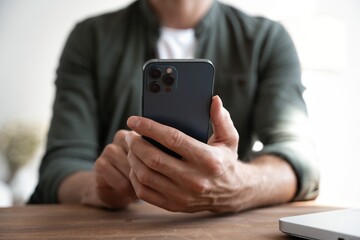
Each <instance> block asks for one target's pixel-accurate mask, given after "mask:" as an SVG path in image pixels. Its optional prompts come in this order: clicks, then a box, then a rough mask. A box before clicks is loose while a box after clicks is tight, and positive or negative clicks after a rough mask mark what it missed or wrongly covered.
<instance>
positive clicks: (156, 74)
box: [150, 68, 162, 79]
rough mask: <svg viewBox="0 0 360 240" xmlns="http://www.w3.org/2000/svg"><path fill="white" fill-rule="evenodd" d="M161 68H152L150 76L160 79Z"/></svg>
mask: <svg viewBox="0 0 360 240" xmlns="http://www.w3.org/2000/svg"><path fill="white" fill-rule="evenodd" d="M161 73H162V72H161V69H160V68H153V69H151V70H150V76H151V77H152V78H154V79H158V78H160V77H161Z"/></svg>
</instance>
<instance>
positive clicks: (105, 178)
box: [95, 158, 134, 195]
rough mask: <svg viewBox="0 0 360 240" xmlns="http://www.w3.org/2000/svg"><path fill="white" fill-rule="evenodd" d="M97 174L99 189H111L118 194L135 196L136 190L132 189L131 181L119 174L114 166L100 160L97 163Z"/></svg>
mask: <svg viewBox="0 0 360 240" xmlns="http://www.w3.org/2000/svg"><path fill="white" fill-rule="evenodd" d="M95 173H96V182H97V184H98V187H110V188H112V189H114V190H116V191H117V192H120V193H123V194H124V193H127V194H129V195H133V191H134V190H133V189H132V186H131V182H130V180H129V179H128V178H127V177H125V176H124V175H123V174H122V173H121V172H119V171H118V169H117V168H115V167H114V165H112V164H108V163H107V162H106V161H104V160H103V159H101V158H99V159H98V160H97V161H96V162H95ZM124 195H125V194H124Z"/></svg>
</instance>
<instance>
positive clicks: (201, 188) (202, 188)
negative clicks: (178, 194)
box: [187, 179, 211, 203]
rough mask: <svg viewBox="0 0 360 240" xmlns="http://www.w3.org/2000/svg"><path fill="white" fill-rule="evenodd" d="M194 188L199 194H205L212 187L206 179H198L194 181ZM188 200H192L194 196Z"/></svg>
mask: <svg viewBox="0 0 360 240" xmlns="http://www.w3.org/2000/svg"><path fill="white" fill-rule="evenodd" d="M192 188H193V191H194V193H196V194H197V195H204V194H206V193H207V192H209V191H210V189H211V187H210V184H209V182H208V181H207V180H206V179H198V180H197V181H195V182H194V183H193V186H192ZM187 201H189V202H192V201H193V198H188V199H187ZM189 202H188V203H189Z"/></svg>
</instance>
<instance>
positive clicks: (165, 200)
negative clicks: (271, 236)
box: [126, 97, 247, 212]
mask: <svg viewBox="0 0 360 240" xmlns="http://www.w3.org/2000/svg"><path fill="white" fill-rule="evenodd" d="M210 115H211V119H212V122H213V129H214V135H213V136H212V137H211V138H210V140H209V143H208V144H205V143H202V142H199V141H197V140H195V139H193V138H191V137H189V136H187V135H185V134H183V133H182V132H180V131H178V130H176V129H174V128H171V127H167V126H164V125H161V124H159V123H156V122H154V121H152V120H150V119H146V118H141V117H131V118H129V120H128V126H129V127H130V128H131V129H133V130H134V132H132V133H130V134H129V135H128V136H127V138H126V141H127V143H128V145H129V154H128V160H129V163H130V165H131V169H132V170H131V172H130V179H131V182H132V184H133V186H134V189H135V191H136V194H137V196H138V197H139V198H141V199H143V200H144V201H147V202H149V203H151V204H154V205H157V206H159V207H162V208H164V209H167V210H170V211H181V212H195V211H201V210H212V211H233V209H232V208H235V206H232V204H231V203H229V198H232V197H233V196H234V194H236V193H235V192H236V191H235V190H236V189H237V188H238V186H239V185H240V186H241V185H243V187H244V188H246V185H247V184H246V183H242V179H239V171H241V165H240V164H239V162H238V160H237V146H238V133H237V131H236V129H235V127H234V125H233V123H232V121H231V119H230V115H229V113H228V112H227V111H226V110H225V109H224V108H223V107H222V103H221V100H220V98H219V97H214V98H213V101H212V105H211V113H210ZM135 132H136V133H135ZM140 135H143V136H147V137H150V138H152V139H154V140H155V141H157V142H159V143H161V144H162V145H164V146H165V147H167V148H169V149H171V150H173V151H174V152H176V153H178V154H179V155H181V156H182V159H181V160H179V159H177V158H174V157H171V156H170V155H167V154H165V153H163V152H162V151H161V150H159V149H158V148H156V147H154V146H153V145H151V144H150V143H149V142H147V141H146V140H144V139H143V138H142V137H141V136H140Z"/></svg>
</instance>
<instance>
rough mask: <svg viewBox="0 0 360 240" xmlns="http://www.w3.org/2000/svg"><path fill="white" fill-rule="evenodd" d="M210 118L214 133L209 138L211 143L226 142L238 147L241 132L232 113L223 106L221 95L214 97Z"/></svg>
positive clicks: (230, 145) (228, 144)
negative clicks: (232, 117) (236, 126)
mask: <svg viewBox="0 0 360 240" xmlns="http://www.w3.org/2000/svg"><path fill="white" fill-rule="evenodd" d="M210 118H211V122H212V126H213V135H212V136H211V138H210V139H209V145H217V144H225V145H227V146H229V147H232V148H235V149H237V147H238V142H239V134H238V132H237V130H236V128H235V126H234V123H233V121H232V120H231V117H230V113H229V112H228V111H227V110H226V109H225V108H224V107H223V104H222V101H221V99H220V97H219V96H214V97H213V98H212V102H211V108H210Z"/></svg>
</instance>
